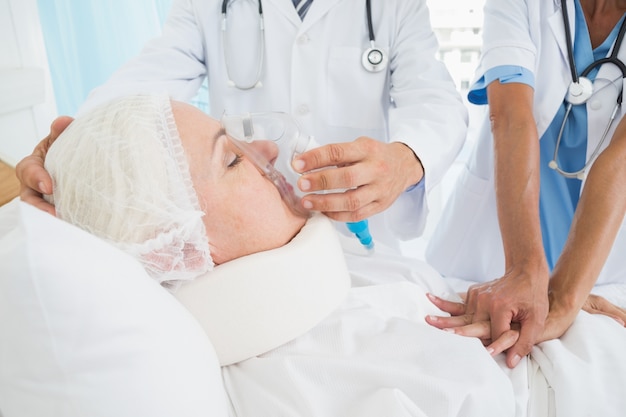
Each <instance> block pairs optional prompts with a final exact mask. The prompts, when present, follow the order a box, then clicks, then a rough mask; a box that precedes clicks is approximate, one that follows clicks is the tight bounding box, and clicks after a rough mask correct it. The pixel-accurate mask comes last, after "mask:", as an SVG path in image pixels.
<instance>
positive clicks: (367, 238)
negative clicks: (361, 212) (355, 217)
mask: <svg viewBox="0 0 626 417" xmlns="http://www.w3.org/2000/svg"><path fill="white" fill-rule="evenodd" d="M346 226H348V230H350V231H351V232H352V233H354V234H355V235H356V237H357V238H358V239H359V242H361V245H363V247H364V248H365V249H366V250H367V252H368V254H369V253H372V252H373V251H374V240H373V239H372V235H371V234H370V228H369V222H368V221H367V219H365V220H361V221H360V222H348V223H346Z"/></svg>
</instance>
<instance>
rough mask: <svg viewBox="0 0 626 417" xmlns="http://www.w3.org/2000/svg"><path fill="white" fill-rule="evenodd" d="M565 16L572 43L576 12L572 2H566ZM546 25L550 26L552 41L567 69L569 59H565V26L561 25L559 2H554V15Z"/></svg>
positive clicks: (561, 15) (561, 16)
mask: <svg viewBox="0 0 626 417" xmlns="http://www.w3.org/2000/svg"><path fill="white" fill-rule="evenodd" d="M561 1H567V0H561ZM567 14H568V21H569V26H570V30H571V37H572V42H573V41H574V33H576V10H575V9H574V2H573V1H568V2H567ZM548 23H549V24H550V30H551V31H552V35H553V36H554V40H555V42H556V43H557V45H558V46H559V51H561V59H562V60H563V62H564V63H565V65H567V66H568V67H569V59H568V57H567V54H568V53H567V41H566V38H565V24H564V23H563V14H562V12H561V3H560V2H557V1H554V14H553V15H552V16H550V17H549V18H548Z"/></svg>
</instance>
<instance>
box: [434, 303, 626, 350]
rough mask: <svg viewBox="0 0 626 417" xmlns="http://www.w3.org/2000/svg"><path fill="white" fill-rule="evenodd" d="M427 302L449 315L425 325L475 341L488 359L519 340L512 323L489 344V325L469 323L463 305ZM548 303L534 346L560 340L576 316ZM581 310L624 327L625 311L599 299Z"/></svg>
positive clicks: (558, 305) (574, 312) (560, 306)
mask: <svg viewBox="0 0 626 417" xmlns="http://www.w3.org/2000/svg"><path fill="white" fill-rule="evenodd" d="M428 298H429V299H430V300H431V301H432V303H433V304H434V305H436V306H437V307H438V308H439V309H440V310H442V311H445V312H446V313H449V314H450V316H449V317H442V316H427V317H426V321H427V322H428V323H429V324H431V325H432V326H435V327H437V328H440V329H444V330H447V331H450V332H453V333H455V334H458V335H461V336H468V337H476V338H479V339H480V340H481V341H482V342H483V345H485V346H486V348H487V350H488V352H489V353H490V354H491V355H492V356H494V355H497V354H500V353H502V352H504V351H506V350H507V349H509V348H510V347H512V346H513V345H514V344H515V342H517V340H518V339H519V336H520V330H519V329H520V326H519V324H517V323H512V325H511V328H510V329H509V330H507V331H505V332H504V333H502V334H501V335H500V337H499V338H498V339H496V340H492V337H491V336H492V333H491V323H490V322H489V321H488V320H483V321H473V316H472V315H470V314H467V313H466V309H467V305H466V304H465V303H458V302H454V301H447V300H444V299H442V298H439V297H436V296H434V295H432V294H429V295H428ZM550 301H551V304H550V312H549V313H548V317H547V319H546V322H545V326H544V328H543V332H542V333H541V335H540V336H539V337H538V339H537V340H536V342H535V344H537V343H541V342H545V341H546V340H552V339H556V338H559V337H561V336H562V335H563V334H564V333H565V332H566V331H567V329H568V328H569V326H571V324H572V322H573V321H574V319H575V317H576V315H577V314H578V311H567V310H566V309H565V308H564V307H563V306H564V304H563V303H559V302H557V301H556V299H555V298H551V299H550ZM582 309H583V310H585V311H586V312H588V313H591V314H603V315H606V316H609V317H611V318H613V319H614V320H615V321H617V322H618V323H619V324H620V325H621V326H623V327H626V309H623V308H621V307H618V306H616V305H614V304H612V303H611V302H609V301H608V300H606V299H605V298H603V297H600V296H597V295H594V294H590V295H589V296H588V297H587V300H586V301H585V304H584V305H583V307H582ZM625 330H626V329H625Z"/></svg>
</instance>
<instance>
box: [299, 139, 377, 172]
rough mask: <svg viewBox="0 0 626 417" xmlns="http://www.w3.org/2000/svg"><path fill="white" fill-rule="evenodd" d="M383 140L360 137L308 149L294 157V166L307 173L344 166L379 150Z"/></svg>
mask: <svg viewBox="0 0 626 417" xmlns="http://www.w3.org/2000/svg"><path fill="white" fill-rule="evenodd" d="M381 145H384V144H383V143H382V142H379V141H377V140H374V139H370V138H359V139H357V140H355V141H353V142H345V143H331V144H329V145H323V146H320V147H318V148H314V149H311V150H309V151H306V152H304V153H302V154H300V155H298V156H297V157H296V158H294V162H293V167H294V169H295V170H296V171H298V172H301V173H305V172H308V171H313V170H316V169H323V168H329V167H336V166H343V165H347V164H353V163H355V162H358V161H361V160H363V159H365V158H367V157H368V155H372V154H374V153H375V152H377V151H379V149H378V148H380V146H381Z"/></svg>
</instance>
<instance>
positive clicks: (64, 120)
mask: <svg viewBox="0 0 626 417" xmlns="http://www.w3.org/2000/svg"><path fill="white" fill-rule="evenodd" d="M72 120H74V119H72V118H71V117H69V116H61V117H58V118H56V119H55V120H54V121H53V122H52V125H51V126H50V134H49V135H48V136H46V137H45V138H44V139H43V140H42V141H41V142H39V144H37V146H36V147H35V149H34V150H33V153H32V154H31V155H29V156H27V157H26V158H24V159H22V160H21V161H20V162H19V163H18V164H17V166H16V167H15V173H16V175H17V178H18V179H19V181H20V198H21V199H22V200H23V201H25V202H27V203H30V204H32V205H33V206H35V207H37V208H39V209H41V210H44V211H47V212H48V213H50V214H53V215H54V214H55V209H54V206H53V205H51V204H49V203H48V202H47V201H46V200H44V199H43V194H52V178H50V175H49V174H48V172H46V170H45V169H44V167H43V166H44V165H43V163H44V160H45V158H46V154H47V153H48V149H50V145H52V143H53V142H54V141H55V140H56V138H57V137H59V135H60V134H61V132H63V131H64V130H65V129H66V128H67V126H68V125H69V124H70V123H71V122H72Z"/></svg>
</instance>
